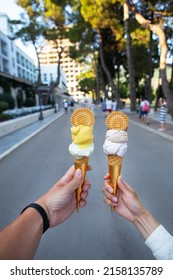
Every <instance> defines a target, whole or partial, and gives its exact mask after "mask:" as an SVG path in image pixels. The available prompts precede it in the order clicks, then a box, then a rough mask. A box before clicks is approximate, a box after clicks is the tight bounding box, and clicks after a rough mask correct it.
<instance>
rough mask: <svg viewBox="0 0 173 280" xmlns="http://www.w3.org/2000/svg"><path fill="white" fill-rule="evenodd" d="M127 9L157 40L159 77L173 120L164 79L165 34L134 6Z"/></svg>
mask: <svg viewBox="0 0 173 280" xmlns="http://www.w3.org/2000/svg"><path fill="white" fill-rule="evenodd" d="M128 5H129V7H130V8H131V10H132V11H133V12H134V14H135V18H136V20H137V21H138V22H139V24H140V25H142V26H143V27H144V28H148V29H149V30H150V31H152V32H154V33H155V34H156V35H157V36H158V38H159V45H160V48H161V53H160V76H161V79H162V89H163V92H164V95H165V97H166V99H167V105H168V110H169V112H170V114H171V117H172V119H173V92H172V91H171V90H170V88H169V83H168V80H167V77H166V56H167V52H168V47H167V42H166V36H165V33H164V31H163V29H162V27H161V26H160V25H157V24H152V23H151V22H150V21H149V20H146V19H145V18H144V17H143V16H142V15H141V14H139V13H138V12H137V11H136V7H135V5H133V6H131V5H130V3H128Z"/></svg>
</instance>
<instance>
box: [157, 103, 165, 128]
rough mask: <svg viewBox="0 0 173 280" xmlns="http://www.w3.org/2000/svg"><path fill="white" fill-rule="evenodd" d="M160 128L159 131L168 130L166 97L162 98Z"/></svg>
mask: <svg viewBox="0 0 173 280" xmlns="http://www.w3.org/2000/svg"><path fill="white" fill-rule="evenodd" d="M159 103H160V128H159V129H158V130H159V131H164V130H166V116H167V104H166V99H165V98H160V100H159Z"/></svg>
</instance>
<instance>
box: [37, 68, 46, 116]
mask: <svg viewBox="0 0 173 280" xmlns="http://www.w3.org/2000/svg"><path fill="white" fill-rule="evenodd" d="M35 71H38V78H37V85H36V93H37V94H38V97H39V111H40V115H39V120H40V121H41V120H43V119H44V118H43V110H42V98H41V91H40V89H39V86H40V84H41V73H40V67H39V68H37V69H35Z"/></svg>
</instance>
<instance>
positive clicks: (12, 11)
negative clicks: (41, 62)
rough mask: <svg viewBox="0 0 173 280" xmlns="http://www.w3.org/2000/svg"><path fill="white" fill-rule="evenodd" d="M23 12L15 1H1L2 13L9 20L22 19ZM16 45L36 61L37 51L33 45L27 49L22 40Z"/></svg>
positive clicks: (0, 9)
mask: <svg viewBox="0 0 173 280" xmlns="http://www.w3.org/2000/svg"><path fill="white" fill-rule="evenodd" d="M22 11H23V9H22V8H21V7H19V6H18V5H17V4H16V1H15V0H0V12H1V13H5V14H7V16H8V17H9V19H11V20H12V19H20V13H22ZM16 44H17V45H18V46H19V48H21V49H22V50H23V51H25V52H27V54H28V55H29V56H30V57H32V58H33V59H34V60H36V55H35V51H34V48H33V46H32V45H31V44H29V45H28V46H27V47H25V46H24V45H23V43H22V42H21V41H20V40H17V41H16Z"/></svg>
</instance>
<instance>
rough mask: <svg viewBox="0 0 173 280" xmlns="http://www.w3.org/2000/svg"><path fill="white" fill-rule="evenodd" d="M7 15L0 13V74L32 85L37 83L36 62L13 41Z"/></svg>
mask: <svg viewBox="0 0 173 280" xmlns="http://www.w3.org/2000/svg"><path fill="white" fill-rule="evenodd" d="M8 22H9V19H8V16H7V15H6V14H3V13H0V72H1V75H3V74H4V76H6V77H9V78H10V77H11V78H12V77H13V78H19V79H18V81H21V82H26V84H32V83H34V82H35V81H36V72H35V65H34V60H33V59H32V58H30V57H29V56H28V55H27V54H26V53H25V52H23V51H22V50H21V49H20V48H19V47H18V46H17V45H16V44H15V41H14V40H12V38H13V37H14V36H13V33H12V31H11V29H10V25H9V23H8Z"/></svg>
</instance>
